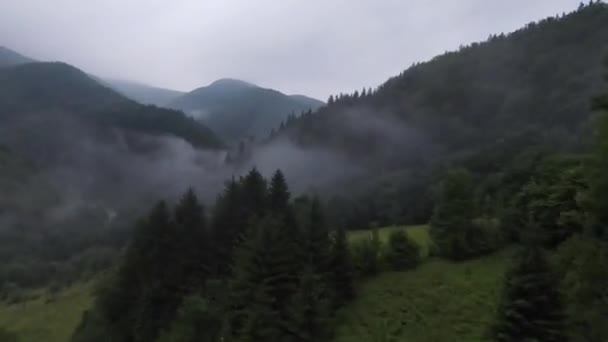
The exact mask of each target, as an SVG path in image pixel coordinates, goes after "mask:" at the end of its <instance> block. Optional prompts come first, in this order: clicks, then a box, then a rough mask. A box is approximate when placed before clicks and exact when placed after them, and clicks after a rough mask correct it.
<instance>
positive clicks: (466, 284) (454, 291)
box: [335, 250, 511, 342]
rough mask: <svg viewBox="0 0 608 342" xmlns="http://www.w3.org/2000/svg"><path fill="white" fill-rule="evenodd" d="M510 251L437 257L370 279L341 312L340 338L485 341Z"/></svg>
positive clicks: (356, 341)
mask: <svg viewBox="0 0 608 342" xmlns="http://www.w3.org/2000/svg"><path fill="white" fill-rule="evenodd" d="M510 254H511V252H510V251H509V250H507V251H502V252H499V253H497V254H493V255H490V256H487V257H484V258H481V259H476V260H471V261H467V262H463V263H452V262H448V261H444V260H438V259H431V260H429V261H428V262H425V263H424V264H422V265H421V266H419V267H418V268H417V269H415V270H412V271H408V272H388V273H383V274H380V275H379V276H377V277H374V278H372V279H369V280H367V281H365V282H364V283H362V284H361V285H360V286H359V288H358V293H357V298H356V299H355V300H354V302H352V303H351V304H349V305H348V306H346V307H345V308H344V309H342V310H341V311H340V312H339V313H338V317H337V320H338V325H337V330H336V339H335V342H380V341H382V342H389V341H408V342H417V341H421V342H422V341H434V342H442V341H446V342H448V341H449V342H452V341H471V342H474V341H483V340H484V339H483V336H484V333H485V332H486V331H487V329H488V326H489V325H490V324H491V322H492V320H493V317H494V312H495V310H496V304H497V299H498V297H499V291H500V287H501V285H502V277H503V274H504V271H505V268H506V267H507V265H508V263H509V256H510Z"/></svg>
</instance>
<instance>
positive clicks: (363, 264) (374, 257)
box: [351, 233, 380, 277]
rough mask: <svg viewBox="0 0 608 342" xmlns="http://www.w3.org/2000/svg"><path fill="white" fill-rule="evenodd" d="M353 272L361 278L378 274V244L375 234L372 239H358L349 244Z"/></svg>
mask: <svg viewBox="0 0 608 342" xmlns="http://www.w3.org/2000/svg"><path fill="white" fill-rule="evenodd" d="M351 248H352V257H353V264H354V266H355V271H356V272H357V274H358V275H359V276H361V277H368V276H372V275H375V274H376V273H378V271H379V268H380V242H379V241H378V238H377V233H375V234H374V236H372V237H368V238H365V239H359V240H356V241H354V242H353V243H352V244H351Z"/></svg>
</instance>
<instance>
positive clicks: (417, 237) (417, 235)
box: [348, 225, 431, 257]
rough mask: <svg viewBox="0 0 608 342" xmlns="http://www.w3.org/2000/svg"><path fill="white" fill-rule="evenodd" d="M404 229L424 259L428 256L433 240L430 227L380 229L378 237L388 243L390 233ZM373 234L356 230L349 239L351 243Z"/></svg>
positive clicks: (350, 233) (368, 231) (349, 234)
mask: <svg viewBox="0 0 608 342" xmlns="http://www.w3.org/2000/svg"><path fill="white" fill-rule="evenodd" d="M400 229H404V230H405V231H406V232H407V233H408V235H409V236H410V237H411V238H412V239H413V240H414V241H416V242H417V243H418V245H420V249H421V254H422V255H423V257H426V256H428V254H429V246H430V244H431V238H430V237H429V229H428V226H426V225H422V226H389V227H383V228H378V237H379V238H380V241H381V242H382V243H387V241H388V237H389V235H390V233H391V232H392V231H394V230H400ZM371 234H372V231H371V230H355V231H351V232H349V233H348V239H349V241H350V242H353V241H356V240H358V239H362V238H366V237H370V236H371Z"/></svg>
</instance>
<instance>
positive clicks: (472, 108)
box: [286, 3, 608, 170]
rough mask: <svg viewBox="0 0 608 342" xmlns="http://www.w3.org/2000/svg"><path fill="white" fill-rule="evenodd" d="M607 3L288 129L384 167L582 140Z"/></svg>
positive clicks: (438, 63) (395, 81) (598, 81)
mask: <svg viewBox="0 0 608 342" xmlns="http://www.w3.org/2000/svg"><path fill="white" fill-rule="evenodd" d="M606 23H608V5H607V4H603V3H593V4H592V5H588V6H584V7H582V8H581V9H580V10H578V11H576V12H573V13H570V14H568V15H566V16H560V17H558V18H548V19H545V20H542V21H540V22H537V23H531V24H529V25H527V26H526V27H525V28H522V29H520V30H518V31H515V32H513V33H510V34H506V35H505V34H500V35H494V36H491V37H490V39H489V40H488V41H485V42H482V43H474V44H471V45H469V46H464V47H462V48H461V49H460V50H459V51H455V52H449V53H446V54H444V55H441V56H438V57H435V58H433V59H432V60H430V61H428V62H424V63H419V64H416V65H414V66H412V67H411V68H409V69H407V70H405V71H404V72H403V73H402V74H400V75H398V76H396V77H393V78H391V79H389V80H388V81H387V82H386V83H384V84H383V85H381V86H379V87H378V88H377V89H376V90H374V91H373V92H371V93H370V92H366V93H363V94H360V93H355V94H351V95H344V96H338V97H336V98H334V99H331V100H330V101H329V102H330V103H328V106H327V107H322V108H321V109H320V110H319V111H318V112H317V113H313V114H312V115H306V116H303V117H302V118H300V119H299V120H296V121H294V122H293V123H292V124H291V125H289V126H290V127H288V128H287V131H286V134H287V135H288V136H289V137H290V138H291V140H293V141H295V142H297V143H298V144H300V145H302V146H321V147H326V148H330V149H332V150H335V151H338V152H340V153H343V154H345V155H348V156H349V157H351V158H352V159H354V160H357V161H359V162H361V164H370V163H371V164H372V165H374V166H375V167H376V169H378V168H380V167H382V168H384V169H389V170H393V169H399V168H403V167H407V166H408V165H415V166H416V167H419V166H420V165H423V164H428V163H432V162H437V161H438V160H444V161H445V160H447V159H450V160H453V159H457V158H463V157H465V156H470V155H473V154H475V153H477V152H479V151H480V150H481V149H493V148H496V149H497V148H500V147H501V146H504V145H505V144H511V143H515V142H517V141H520V142H521V140H526V144H535V143H547V144H550V145H554V146H555V147H560V146H568V147H579V146H581V145H582V143H583V142H584V138H585V137H588V136H589V135H588V134H585V132H588V131H589V130H588V124H589V120H588V119H589V117H590V116H591V110H590V105H589V99H590V98H591V97H592V96H593V95H595V94H597V93H598V91H599V90H601V89H602V87H603V86H604V85H603V83H602V77H601V75H602V72H601V68H602V58H603V57H604V56H605V55H606V53H608V50H607V49H606V44H605V42H606V41H608V25H606Z"/></svg>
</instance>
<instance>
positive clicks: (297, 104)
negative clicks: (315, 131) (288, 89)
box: [168, 78, 324, 141]
mask: <svg viewBox="0 0 608 342" xmlns="http://www.w3.org/2000/svg"><path fill="white" fill-rule="evenodd" d="M322 105H324V103H323V102H322V101H319V100H316V99H313V98H310V97H306V96H303V95H293V96H289V95H285V94H283V93H281V92H279V91H276V90H273V89H267V88H262V87H259V86H257V85H255V84H252V83H249V82H246V81H242V80H237V79H230V78H226V79H220V80H217V81H215V82H213V83H211V84H210V85H208V86H206V87H200V88H197V89H195V90H193V91H191V92H189V93H187V94H184V95H182V96H180V97H178V98H177V99H175V100H173V101H172V102H170V103H169V104H168V107H170V108H175V109H180V110H183V111H185V112H186V113H189V114H190V115H192V116H193V117H196V118H198V119H199V120H201V121H202V122H203V123H205V124H206V125H208V126H209V127H210V128H211V129H213V130H214V131H215V132H216V133H218V134H219V135H220V136H221V137H223V138H224V139H226V140H228V141H235V140H239V139H244V138H247V137H250V136H255V137H258V138H262V137H266V136H267V135H268V134H269V133H270V131H271V130H272V129H273V128H275V127H277V126H278V125H279V124H280V123H281V122H282V121H283V120H285V119H286V118H287V116H289V115H290V114H294V113H295V114H300V113H301V112H304V111H308V110H316V109H317V108H319V107H321V106H322Z"/></svg>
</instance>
